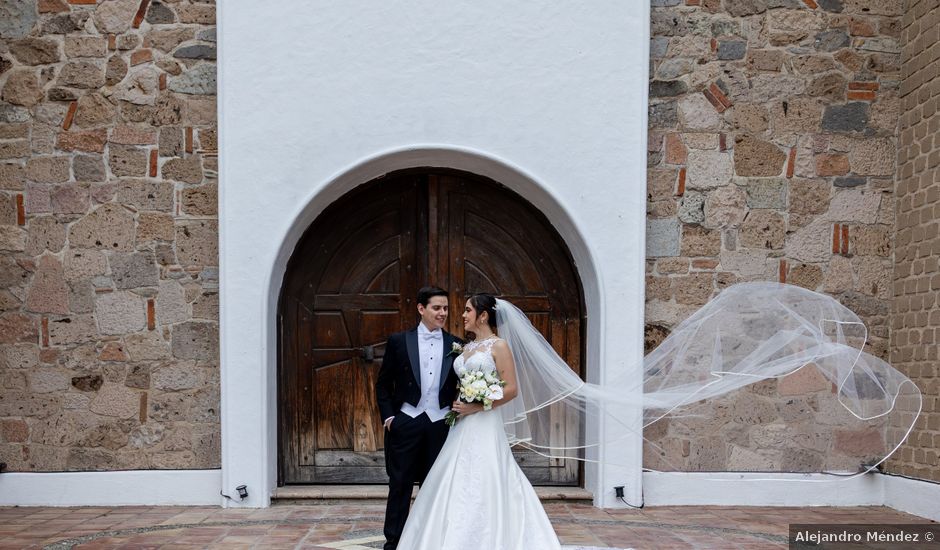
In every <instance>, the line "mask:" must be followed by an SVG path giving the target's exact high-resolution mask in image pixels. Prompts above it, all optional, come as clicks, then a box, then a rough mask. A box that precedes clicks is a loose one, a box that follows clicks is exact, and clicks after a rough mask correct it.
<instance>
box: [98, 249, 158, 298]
mask: <svg viewBox="0 0 940 550" xmlns="http://www.w3.org/2000/svg"><path fill="white" fill-rule="evenodd" d="M109 262H110V264H111V278H112V279H113V280H114V284H115V287H116V288H120V289H129V288H139V287H144V286H157V279H158V276H159V274H158V272H157V264H156V260H155V259H154V257H153V252H150V251H143V252H132V253H130V254H122V253H115V254H112V255H111V257H110V259H109Z"/></svg>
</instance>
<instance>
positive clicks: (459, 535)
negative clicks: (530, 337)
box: [398, 339, 561, 550]
mask: <svg viewBox="0 0 940 550" xmlns="http://www.w3.org/2000/svg"><path fill="white" fill-rule="evenodd" d="M495 341H496V340H495V339H490V340H484V341H482V342H479V343H473V342H471V343H470V344H467V346H466V350H465V352H464V354H463V355H461V356H460V357H458V358H457V359H456V360H455V361H454V369H455V370H457V371H458V372H459V370H460V368H461V366H463V365H464V364H466V365H467V366H468V367H470V368H473V369H482V370H484V371H490V372H492V371H494V370H496V362H495V361H494V360H493V354H492V347H493V343H494V342H495ZM398 548H399V549H400V550H463V549H467V550H481V549H486V550H524V549H535V548H538V549H540V550H552V549H559V548H561V546H560V544H559V542H558V537H557V536H556V535H555V531H554V529H552V524H551V523H550V522H549V521H548V516H547V515H546V514H545V509H544V508H542V503H541V502H539V499H538V497H537V496H536V494H535V490H534V489H533V488H532V484H531V483H529V480H528V479H526V477H525V475H524V474H523V473H522V470H521V469H520V468H519V466H518V464H516V461H515V460H514V459H513V457H512V451H511V449H510V447H509V442H508V439H507V438H506V432H505V430H504V428H503V419H502V416H501V415H500V414H499V412H498V411H497V410H496V409H493V410H489V411H483V412H479V413H476V414H471V415H469V416H465V417H463V418H461V419H460V420H458V421H457V423H456V425H454V427H453V428H451V430H450V433H449V434H448V436H447V441H446V442H445V443H444V447H443V448H442V449H441V452H440V454H439V455H438V457H437V460H435V461H434V465H433V466H432V467H431V471H430V472H428V475H427V478H426V479H425V481H424V484H423V485H422V486H421V490H420V491H418V496H417V498H416V499H415V502H414V505H413V506H412V507H411V512H410V513H409V514H408V522H407V523H406V524H405V530H404V532H403V533H402V536H401V540H400V541H399V543H398Z"/></svg>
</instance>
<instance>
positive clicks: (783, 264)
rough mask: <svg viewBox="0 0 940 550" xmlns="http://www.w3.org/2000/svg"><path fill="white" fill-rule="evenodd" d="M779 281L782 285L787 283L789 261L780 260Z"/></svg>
mask: <svg viewBox="0 0 940 550" xmlns="http://www.w3.org/2000/svg"><path fill="white" fill-rule="evenodd" d="M778 271H779V280H780V282H781V283H785V282H787V261H786V260H782V259H781V260H780V269H779V270H778Z"/></svg>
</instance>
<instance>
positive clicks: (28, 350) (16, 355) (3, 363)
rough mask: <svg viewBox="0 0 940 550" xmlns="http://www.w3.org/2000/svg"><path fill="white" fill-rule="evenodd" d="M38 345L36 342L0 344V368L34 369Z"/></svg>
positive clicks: (37, 358)
mask: <svg viewBox="0 0 940 550" xmlns="http://www.w3.org/2000/svg"><path fill="white" fill-rule="evenodd" d="M38 367H39V346H38V345H36V344H12V345H10V344H3V345H0V369H30V370H32V369H36V368H38Z"/></svg>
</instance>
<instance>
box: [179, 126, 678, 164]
mask: <svg viewBox="0 0 940 550" xmlns="http://www.w3.org/2000/svg"><path fill="white" fill-rule="evenodd" d="M680 144H681V143H680ZM186 152H187V153H192V152H193V127H192V126H187V127H186ZM666 154H667V155H668V154H669V150H668V148H667V150H666ZM666 162H669V161H668V160H667V161H666ZM682 162H685V161H684V160H683V161H682ZM673 164H679V163H673Z"/></svg>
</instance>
